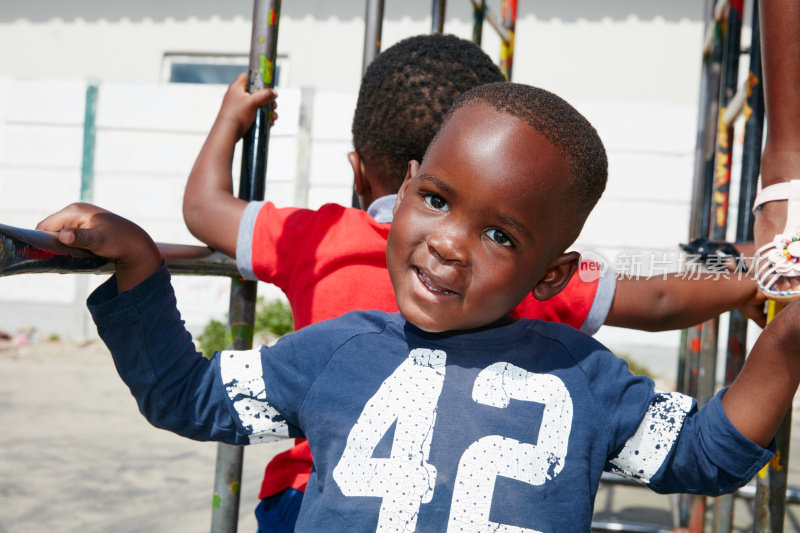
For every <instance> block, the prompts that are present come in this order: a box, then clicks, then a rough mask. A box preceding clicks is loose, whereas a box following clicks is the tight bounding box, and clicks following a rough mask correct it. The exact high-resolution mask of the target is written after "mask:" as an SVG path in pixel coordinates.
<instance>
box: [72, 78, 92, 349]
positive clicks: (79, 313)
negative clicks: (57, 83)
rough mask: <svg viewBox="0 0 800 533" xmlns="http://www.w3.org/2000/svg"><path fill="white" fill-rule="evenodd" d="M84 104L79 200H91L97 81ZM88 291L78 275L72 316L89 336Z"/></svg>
mask: <svg viewBox="0 0 800 533" xmlns="http://www.w3.org/2000/svg"><path fill="white" fill-rule="evenodd" d="M85 101H86V105H85V107H84V112H83V153H82V157H81V196H80V200H81V202H92V201H93V198H94V147H95V143H96V141H97V128H96V119H97V83H95V82H92V81H90V82H89V83H87V85H86V99H85ZM88 293H89V279H88V278H87V277H86V276H78V278H77V279H76V280H75V292H74V297H73V307H74V309H75V312H74V313H72V316H74V317H79V318H77V319H76V324H75V325H76V326H77V328H76V329H79V331H80V335H81V336H82V337H83V338H85V339H88V338H89V331H90V327H89V320H88V317H87V315H86V313H85V312H84V310H85V309H86V295H87V294H88Z"/></svg>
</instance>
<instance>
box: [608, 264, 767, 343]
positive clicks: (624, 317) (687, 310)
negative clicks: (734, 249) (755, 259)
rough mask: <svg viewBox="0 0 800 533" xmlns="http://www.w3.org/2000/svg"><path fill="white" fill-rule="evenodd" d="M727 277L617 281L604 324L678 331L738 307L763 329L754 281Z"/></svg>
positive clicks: (734, 275) (760, 302) (760, 297)
mask: <svg viewBox="0 0 800 533" xmlns="http://www.w3.org/2000/svg"><path fill="white" fill-rule="evenodd" d="M728 277H729V279H725V278H724V277H722V276H720V277H719V278H717V279H713V278H711V279H683V278H684V276H683V275H682V274H673V275H668V276H667V277H666V278H665V277H663V276H654V277H652V278H643V279H624V278H623V279H619V280H617V288H616V291H615V293H614V301H613V302H612V303H611V309H610V310H609V312H608V316H607V317H606V321H605V324H606V325H608V326H619V327H624V328H631V329H642V330H646V331H664V330H669V329H681V328H687V327H690V326H693V325H695V324H700V323H701V322H704V321H706V320H709V319H710V318H713V317H715V316H717V315H719V314H720V313H724V312H726V311H730V310H732V309H736V308H739V309H740V310H741V311H742V312H743V313H744V314H745V315H746V316H747V317H749V318H750V319H752V320H754V321H755V322H756V323H757V324H758V325H759V326H762V327H763V326H764V324H765V317H764V313H763V303H764V297H763V295H762V294H761V293H760V292H759V291H758V287H757V286H756V284H755V282H754V281H753V280H752V279H750V278H748V277H742V278H740V277H739V275H738V274H737V273H731V274H729V275H728Z"/></svg>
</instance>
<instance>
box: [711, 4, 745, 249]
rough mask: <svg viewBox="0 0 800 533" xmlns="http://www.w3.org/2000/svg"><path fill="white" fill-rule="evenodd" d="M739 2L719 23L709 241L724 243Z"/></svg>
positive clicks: (737, 67)
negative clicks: (721, 62)
mask: <svg viewBox="0 0 800 533" xmlns="http://www.w3.org/2000/svg"><path fill="white" fill-rule="evenodd" d="M743 4H744V1H743V0H730V1H729V2H728V16H727V19H726V20H725V21H723V22H722V24H721V27H722V32H723V42H724V43H725V50H724V65H723V73H724V75H723V79H724V84H723V87H722V90H721V91H720V95H719V117H718V118H717V143H716V144H717V152H716V162H715V165H714V167H715V170H714V199H713V200H714V207H713V210H714V211H713V217H712V221H711V238H712V239H715V240H724V239H725V235H726V232H727V229H728V196H729V193H730V184H731V160H732V156H733V146H732V145H733V124H728V123H727V122H726V121H725V111H726V110H727V108H728V104H730V101H731V100H732V99H733V97H734V96H735V95H736V90H737V88H738V84H739V56H740V48H741V33H742V8H743Z"/></svg>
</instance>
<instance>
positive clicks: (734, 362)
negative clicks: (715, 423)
mask: <svg viewBox="0 0 800 533" xmlns="http://www.w3.org/2000/svg"><path fill="white" fill-rule="evenodd" d="M731 8H732V9H731V13H730V18H729V20H730V22H729V30H728V31H729V33H731V34H733V33H735V32H737V33H738V32H739V31H740V29H741V16H742V12H741V11H738V12H734V10H737V9H738V10H741V9H743V6H742V4H741V3H736V5H734V4H732V5H731ZM736 17H738V20H734V19H735V18H736ZM737 23H738V25H739V29H738V30H737V29H735V28H734V26H735V24H737ZM731 40H734V39H733V38H732V39H731ZM739 44H740V43H738V42H737V43H736V44H735V46H736V49H735V50H734V49H732V47H733V46H734V45H733V44H730V43H729V46H728V51H727V53H728V54H729V56H730V55H735V57H736V65H735V66H731V67H729V65H730V64H731V58H730V57H728V58H727V60H726V66H725V68H726V71H725V72H726V73H725V79H726V85H725V96H726V98H728V99H729V100H728V103H730V99H731V92H732V91H733V90H735V87H736V83H737V79H736V78H738V58H739ZM729 68H733V69H736V75H735V76H734V75H733V73H732V72H730V71H729V70H728V69H729ZM731 78H733V79H731ZM760 78H761V47H760V43H759V31H758V3H757V2H753V31H752V39H751V45H750V67H749V73H748V81H747V85H746V89H745V90H746V94H747V101H746V104H745V109H747V111H746V112H745V128H744V138H745V140H744V149H743V152H742V170H741V177H740V188H739V203H738V206H739V207H738V213H737V220H736V240H737V241H738V242H741V241H751V240H753V216H752V213H751V211H750V206H752V205H753V199H754V198H755V186H756V180H757V178H758V172H759V167H760V163H761V141H762V134H763V120H764V97H763V90H762V88H761V83H760V81H759V80H760ZM751 106H754V107H755V108H756V109H760V116H758V115H759V113H758V112H753V107H751ZM720 133H721V132H720ZM729 133H730V137H729V140H730V139H732V134H733V131H732V128H730V129H729ZM718 157H719V156H718ZM727 157H728V159H727V161H728V163H730V153H728V156H727ZM718 168H719V167H718ZM728 168H729V170H728V172H729V173H730V167H728ZM734 275H737V276H739V275H743V274H742V273H740V272H736V273H735V274H734ZM728 317H729V326H728V348H727V353H726V358H725V383H724V385H730V384H731V383H733V380H734V379H735V378H736V376H738V375H739V372H740V371H741V369H742V366H743V365H744V360H745V355H746V351H747V317H745V316H744V315H743V314H742V313H741V311H739V310H737V309H734V310H733V311H731V312H730V313H729V314H728ZM733 502H734V495H733V494H727V495H724V496H720V497H719V498H717V499H716V501H715V504H714V528H713V531H714V532H715V533H723V532H726V533H727V532H730V531H732V530H733Z"/></svg>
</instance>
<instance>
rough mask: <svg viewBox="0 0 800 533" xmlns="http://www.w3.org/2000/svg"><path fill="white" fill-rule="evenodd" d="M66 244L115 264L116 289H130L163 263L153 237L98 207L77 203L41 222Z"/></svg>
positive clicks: (43, 229)
mask: <svg viewBox="0 0 800 533" xmlns="http://www.w3.org/2000/svg"><path fill="white" fill-rule="evenodd" d="M36 229H37V230H41V231H49V232H52V233H56V234H57V237H58V240H59V241H60V242H61V243H62V244H66V245H67V246H73V247H75V248H84V249H86V250H89V251H91V252H93V253H95V254H97V255H99V256H101V257H106V258H108V259H110V260H112V261H114V263H116V277H117V291H118V292H120V293H122V292H124V291H127V290H130V289H132V288H133V287H135V286H136V285H138V284H139V283H141V282H142V281H144V280H145V279H147V278H148V277H150V275H152V274H153V273H154V272H155V271H156V270H158V268H159V266H161V254H160V253H159V251H158V247H156V245H155V243H154V242H153V240H152V239H151V238H150V236H149V235H148V234H147V233H146V232H145V231H144V230H143V229H142V228H140V227H139V226H137V225H136V224H134V223H133V222H131V221H129V220H126V219H124V218H122V217H120V216H118V215H115V214H114V213H111V212H109V211H106V210H105V209H101V208H99V207H97V206H94V205H90V204H84V203H77V204H72V205H70V206H67V207H65V208H64V209H62V210H61V211H58V212H57V213H54V214H52V215H50V216H49V217H47V218H46V219H44V220H43V221H41V222H39V224H38V225H37V226H36Z"/></svg>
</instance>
